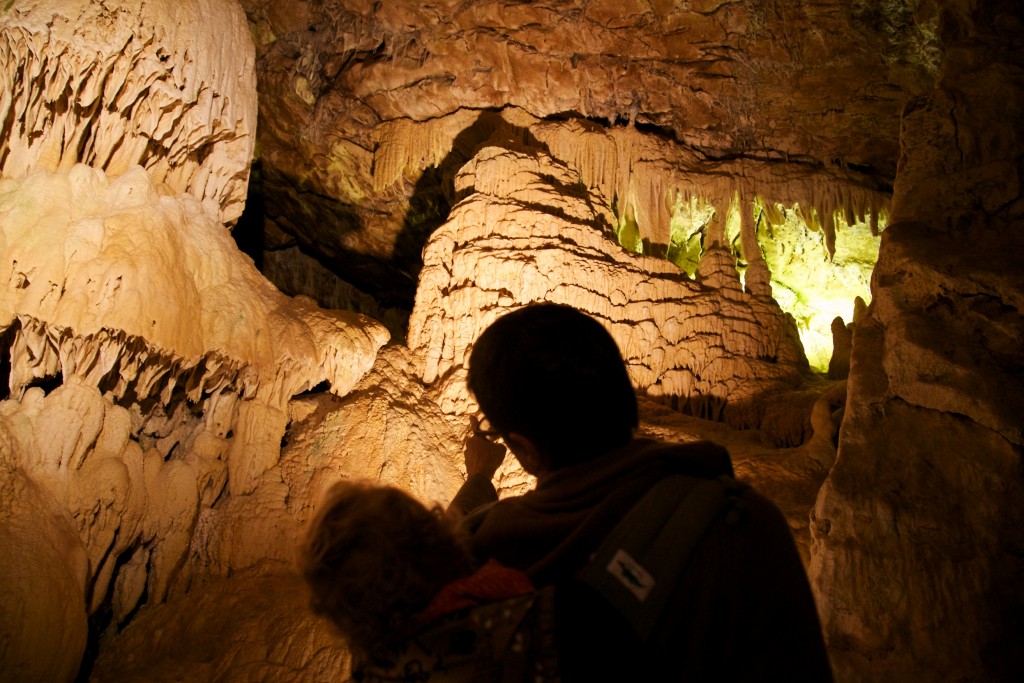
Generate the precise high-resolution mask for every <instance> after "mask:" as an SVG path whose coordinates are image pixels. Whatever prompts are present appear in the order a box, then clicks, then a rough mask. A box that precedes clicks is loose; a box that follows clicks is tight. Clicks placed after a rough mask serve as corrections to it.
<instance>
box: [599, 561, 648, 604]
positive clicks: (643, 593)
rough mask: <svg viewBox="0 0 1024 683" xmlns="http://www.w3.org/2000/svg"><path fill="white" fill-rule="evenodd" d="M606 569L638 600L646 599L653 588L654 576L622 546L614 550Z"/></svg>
mask: <svg viewBox="0 0 1024 683" xmlns="http://www.w3.org/2000/svg"><path fill="white" fill-rule="evenodd" d="M606 569H607V570H608V571H609V573H611V575H612V576H614V577H615V578H616V579H618V581H619V583H621V584H622V585H623V586H625V587H626V589H627V590H628V591H629V592H630V593H632V594H633V595H635V596H636V598H637V600H639V601H640V602H643V601H644V600H646V599H647V596H648V595H649V594H650V592H651V589H652V588H654V577H653V576H651V575H650V574H649V573H648V572H647V570H646V569H644V568H643V567H641V566H640V563H638V562H637V561H636V560H634V559H633V558H632V557H630V556H629V554H628V553H627V552H626V551H625V550H623V549H622V548H619V549H618V550H617V551H616V552H615V555H614V556H613V557H612V561H611V562H609V563H608V566H607V567H606Z"/></svg>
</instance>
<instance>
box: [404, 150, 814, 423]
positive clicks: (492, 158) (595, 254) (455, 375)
mask: <svg viewBox="0 0 1024 683" xmlns="http://www.w3.org/2000/svg"><path fill="white" fill-rule="evenodd" d="M455 192H456V194H457V195H459V196H462V197H464V198H463V199H462V200H461V201H460V202H459V203H458V204H457V205H456V206H455V207H454V208H453V210H452V213H451V216H450V218H449V221H448V222H447V223H446V224H445V225H444V226H442V227H441V228H440V229H438V230H437V231H436V232H435V233H434V234H433V235H432V236H431V238H430V241H429V242H428V243H427V246H426V248H425V249H424V267H423V271H422V273H421V276H420V287H419V290H418V292H417V302H416V307H415V309H414V310H413V315H412V318H411V320H410V325H409V347H410V349H411V350H412V351H413V352H414V353H415V354H416V355H417V360H418V363H419V367H420V368H421V370H420V372H421V374H422V378H423V381H424V382H426V383H427V384H433V383H435V382H439V383H441V384H442V385H444V386H446V387H448V388H449V390H448V391H447V392H446V393H445V394H443V396H442V399H441V408H442V409H443V410H446V411H449V412H459V413H465V412H466V411H468V410H469V409H470V406H471V401H470V398H469V396H468V394H467V393H466V389H465V386H464V383H463V382H462V381H461V378H462V377H463V376H464V375H463V373H464V368H465V365H466V360H467V358H468V354H469V351H470V349H471V347H472V344H473V341H474V340H475V339H476V337H477V336H478V335H479V334H480V333H481V332H482V331H483V330H484V328H485V327H487V325H489V324H490V323H491V322H492V321H493V320H494V319H495V318H497V317H498V316H500V315H501V314H502V313H503V312H506V311H509V310H512V309H514V308H516V307H518V306H522V305H524V304H528V303H531V302H536V301H548V302H558V303H565V304H569V305H572V306H575V307H577V308H579V309H581V310H583V311H585V312H587V313H588V314H590V315H592V316H594V317H595V318H597V319H598V320H599V321H601V322H602V324H604V325H605V326H606V327H607V328H608V330H609V331H610V332H611V333H612V336H613V337H615V339H616V341H617V342H618V344H619V347H620V348H621V349H622V352H623V355H624V357H625V360H626V363H627V366H628V368H629V372H630V376H631V378H632V380H633V382H634V385H635V386H637V387H638V388H639V389H640V390H642V391H645V392H647V393H648V394H651V395H653V396H656V397H663V398H665V399H666V400H667V399H671V400H673V401H675V402H678V403H680V404H682V405H685V406H686V407H687V409H688V412H691V413H692V414H696V415H701V416H704V417H711V418H719V417H720V416H722V414H723V410H724V411H725V416H726V417H727V418H728V417H730V410H732V411H733V412H732V414H731V416H732V417H733V418H734V419H735V420H736V421H738V422H744V421H746V422H747V423H748V424H749V423H751V422H752V423H754V424H756V423H757V421H758V418H759V412H758V409H757V408H756V407H752V405H751V404H756V401H757V399H759V398H760V397H763V396H764V395H766V394H768V393H770V392H772V391H777V390H779V389H780V388H785V387H792V386H795V385H796V384H798V383H799V382H800V380H801V376H802V373H803V371H804V370H805V369H806V361H804V359H803V352H802V349H801V347H800V343H799V341H798V340H797V338H796V331H795V329H793V328H792V327H791V324H790V322H789V321H788V320H787V318H786V317H785V316H784V314H783V313H782V311H781V310H779V308H778V306H777V305H776V304H775V302H774V301H773V300H771V299H770V298H767V297H764V296H756V295H753V294H749V293H746V292H744V291H743V287H742V285H741V284H740V282H739V276H738V274H737V272H736V270H735V264H734V262H732V260H731V258H730V257H729V256H728V253H727V252H726V253H725V260H724V261H720V260H718V259H719V257H718V252H715V251H714V250H712V251H711V252H710V253H709V256H708V260H707V267H706V268H704V264H702V269H703V270H702V272H701V279H700V280H699V281H694V280H690V278H689V277H687V275H686V274H685V273H684V272H682V271H680V270H679V269H678V268H677V267H676V266H675V265H674V264H672V263H669V262H666V261H664V260H661V259H656V258H650V257H643V256H638V255H635V254H631V253H629V252H627V251H625V250H624V249H623V248H622V247H620V246H619V245H618V243H617V242H616V241H615V237H614V233H613V232H612V230H611V223H612V220H613V219H612V217H611V215H610V213H609V212H608V211H607V210H606V209H603V207H602V203H601V201H600V199H599V198H598V197H597V196H595V195H594V194H592V193H591V192H589V191H588V190H587V188H586V186H585V185H583V184H582V183H581V182H580V179H579V176H578V174H576V173H575V172H574V171H573V170H572V169H570V168H568V167H566V166H565V165H563V164H559V163H558V162H556V161H555V160H553V159H551V158H550V157H548V156H547V155H546V154H544V153H542V152H538V151H535V150H530V149H527V148H521V147H517V146H514V145H509V146H508V147H497V146H494V147H484V148H482V149H481V150H480V152H479V153H478V154H477V155H476V156H475V157H474V158H473V159H472V160H471V161H470V162H469V163H468V164H467V165H466V166H465V167H464V168H463V169H462V171H461V172H460V173H459V175H458V176H457V178H456V184H455ZM712 263H714V264H718V265H714V266H713V265H711V264H712ZM732 404H735V406H733V407H731V408H730V406H732Z"/></svg>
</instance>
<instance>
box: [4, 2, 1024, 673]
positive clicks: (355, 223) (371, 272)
mask: <svg viewBox="0 0 1024 683" xmlns="http://www.w3.org/2000/svg"><path fill="white" fill-rule="evenodd" d="M1018 5H1019V3H1014V2H1011V1H1010V0H970V1H968V0H895V1H893V2H886V3H881V4H880V3H870V2H863V1H861V0H854V1H852V2H850V1H848V0H822V1H821V2H815V3H809V2H795V3H778V2H769V1H768V0H743V1H742V2H722V1H721V0H689V1H686V2H666V1H663V0H617V1H616V2H610V1H608V0H540V1H538V2H530V3H510V2H506V1H505V0H482V1H480V2H463V1H461V0H459V1H456V0H440V1H438V2H427V3H424V2H412V1H411V0H410V1H405V0H401V1H395V2H371V1H370V0H326V1H323V2H320V1H317V2H313V1H311V0H240V2H239V0H186V1H178V2H172V1H171V0H152V1H147V2H145V3H129V2H124V0H107V1H105V2H103V3H95V2H89V1H88V0H64V1H62V2H54V1H53V0H26V1H24V2H22V1H19V2H16V3H8V5H7V6H6V7H4V8H0V74H2V75H3V79H2V89H0V142H2V146H0V286H2V289H0V342H2V343H0V351H3V354H2V355H3V359H2V362H0V377H2V378H3V379H5V380H6V385H7V389H6V390H5V391H4V392H3V393H2V396H0V399H2V400H0V491H2V492H3V495H2V496H0V547H2V548H4V552H3V553H0V577H2V578H0V680H3V681H5V682H6V681H8V680H11V681H31V680H46V681H70V680H74V679H75V678H76V677H77V678H78V679H79V680H93V681H97V682H100V681H120V680H142V679H145V680H149V681H163V680H167V681H171V680H181V679H185V678H190V679H196V680H221V681H228V682H230V681H240V682H241V681H250V680H257V679H258V680H280V681H286V680H344V677H345V675H346V670H347V666H348V655H347V653H346V651H345V649H344V647H343V646H342V645H341V644H340V643H339V642H338V641H337V640H336V639H335V638H334V636H333V635H332V633H331V632H330V631H329V630H328V629H326V628H325V627H324V624H323V622H321V621H318V620H316V619H313V618H311V617H310V615H309V614H308V612H307V611H306V608H305V594H304V592H303V590H302V587H301V584H300V582H299V581H298V579H297V577H296V576H295V574H294V571H293V568H292V564H291V562H292V553H293V550H294V543H295V539H296V537H297V535H298V534H299V533H301V530H302V528H303V525H304V524H305V522H306V521H307V520H308V518H309V517H310V514H311V512H312V510H313V508H314V506H315V504H316V502H317V500H318V498H319V495H320V493H321V492H322V491H323V490H324V489H325V488H326V487H327V486H329V485H330V483H332V482H333V481H335V480H336V479H338V478H343V477H350V478H363V477H366V478H370V479H374V480H378V481H384V482H388V483H394V484H396V485H399V486H402V487H404V488H407V489H408V490H410V491H412V492H414V493H415V494H416V495H418V496H419V497H421V498H422V499H423V500H425V501H428V502H431V501H437V502H440V503H442V504H443V503H444V502H446V501H447V500H448V499H449V498H450V496H451V495H452V493H453V492H454V491H455V490H456V488H457V487H458V485H459V484H460V482H461V480H462V476H463V471H462V464H461V456H460V453H461V444H462V440H463V439H464V437H465V436H466V432H467V427H468V419H467V414H468V413H469V412H470V411H472V410H473V409H474V405H473V402H472V398H471V397H470V396H469V395H468V394H467V393H466V391H465V387H464V365H465V360H466V357H467V353H468V352H469V350H470V349H471V346H472V343H473V341H474V339H475V337H476V335H477V334H478V333H479V332H480V331H481V330H482V329H483V327H484V326H486V324H487V323H488V322H489V321H490V320H492V319H493V318H494V317H496V316H497V315H499V314H500V313H501V312H502V311H505V310H510V309H512V308H514V307H517V306H520V305H523V304H525V303H528V302H530V301H536V300H549V301H563V302H566V303H571V304H574V305H576V306H579V307H580V308H582V309H584V310H586V311H587V312H589V313H590V314H592V315H594V316H595V317H596V318H597V319H599V320H600V321H601V322H602V323H603V324H605V325H606V326H607V327H608V329H609V330H610V331H611V332H612V334H613V335H614V336H615V338H616V339H617V340H618V341H619V343H620V345H621V346H622V348H623V351H624V353H625V356H626V359H627V362H628V363H629V367H630V374H631V377H632V378H633V380H634V383H635V384H636V386H637V388H638V390H639V391H640V394H641V431H642V432H643V433H644V434H645V435H649V436H654V437H657V438H663V439H669V440H686V439H695V438H712V439H715V440H718V441H720V442H722V443H724V444H726V445H727V446H728V447H729V448H730V449H731V452H732V453H733V457H734V461H735V464H736V470H737V472H738V473H739V474H740V475H741V476H743V477H744V478H746V479H749V480H750V481H752V482H753V483H754V484H755V485H757V486H758V487H759V488H760V489H761V490H763V491H765V492H766V493H768V494H769V495H770V496H771V497H773V498H774V499H775V500H776V501H778V502H779V504H780V506H781V507H782V509H783V511H784V512H785V513H786V515H787V517H788V519H789V521H790V524H791V526H792V528H793V530H794V533H795V534H796V537H797V541H798V545H799V547H800V549H801V551H802V553H803V555H804V558H805V560H806V561H807V562H808V565H809V568H810V573H811V577H812V579H813V583H814V586H815V591H816V594H817V596H818V599H819V607H820V610H821V613H822V617H823V622H824V624H825V628H826V636H827V639H828V642H829V646H830V651H831V653H832V655H833V658H834V662H835V665H836V671H837V674H838V678H839V680H840V681H844V682H846V681H851V682H852V681H868V680H895V681H904V680H906V681H917V680H935V679H947V678H955V679H957V680H968V681H981V680H984V681H1000V680H1017V678H1019V673H1020V671H1021V670H1024V662H1021V660H1020V656H1019V654H1017V648H1016V642H1017V641H1018V640H1019V639H1020V637H1021V635H1022V632H1024V629H1022V627H1021V623H1020V617H1019V615H1020V614H1021V613H1022V611H1024V599H1022V597H1021V592H1020V586H1021V585H1024V581H1022V579H1024V567H1022V563H1021V560H1020V558H1021V557H1022V556H1024V537H1022V535H1021V534H1022V532H1021V531H1020V529H1018V528H1017V527H1019V524H1016V523H1015V522H1016V519H1017V518H1019V517H1020V510H1021V504H1020V500H1022V496H1021V494H1022V493H1024V492H1022V491H1021V488H1022V486H1024V484H1022V483H1021V482H1022V481H1024V477H1022V467H1024V465H1022V449H1024V437H1022V433H1021V425H1022V422H1021V419H1020V416H1021V415H1022V414H1024V405H1022V404H1021V396H1022V395H1024V394H1022V392H1021V384H1022V376H1021V355H1022V354H1021V346H1020V339H1021V338H1022V335H1024V317H1022V313H1021V311H1022V308H1024V305H1022V304H1024V299H1022V294H1021V293H1022V292H1024V281H1022V280H1021V277H1020V275H1019V268H1018V267H1017V264H1016V261H1015V258H1016V255H1017V254H1019V253H1021V246H1024V245H1021V244H1020V241H1021V234H1024V233H1022V232H1021V229H1020V228H1021V223H1022V220H1024V204H1022V199H1021V186H1022V183H1021V173H1022V170H1021V169H1022V165H1021V162H1020V160H1021V159H1022V158H1024V148H1022V143H1021V140H1020V132H1019V130H1018V128H1019V126H1017V125H1016V122H1017V121H1019V120H1021V119H1022V118H1024V117H1022V114H1024V100H1022V95H1021V86H1022V85H1024V61H1022V57H1021V55H1022V54H1024V46H1022V44H1021V38H1020V36H1022V35H1024V17H1022V11H1021V9H1020V7H1018ZM257 86H258V88H259V95H258V98H257V92H256V89H257ZM257 108H258V114H257ZM257 115H258V117H259V126H258V127H257V126H256V117H257ZM257 143H258V144H257ZM247 195H248V196H247ZM243 207H245V209H244V211H243ZM232 237H234V238H235V240H237V243H239V244H250V245H255V246H254V247H252V250H251V252H250V253H251V254H252V256H253V258H254V259H255V261H256V263H258V264H260V265H261V267H262V274H261V272H259V271H257V269H256V267H255V265H254V263H253V262H252V261H250V259H248V258H246V257H245V256H243V255H242V254H241V253H240V252H239V251H238V250H237V249H236V246H235V241H234V240H232ZM876 255H877V261H878V263H877V266H875V258H876ZM872 267H875V271H874V275H873V276H872V279H871V286H870V291H868V290H867V287H866V284H865V283H866V282H867V279H868V274H869V273H870V271H871V269H872ZM264 276H266V277H268V278H269V279H270V280H271V281H272V282H274V283H275V284H274V285H271V284H270V282H268V281H267V280H266V279H264ZM275 285H276V287H275ZM277 287H279V288H280V290H283V291H285V292H287V293H288V294H290V295H293V296H287V295H286V294H284V293H282V291H279V290H278V289H277ZM294 295H304V296H294ZM854 297H862V298H861V299H855V298H854ZM314 299H315V301H317V302H318V304H319V305H317V304H316V303H314ZM865 301H870V304H869V305H868V306H867V307H866V308H865V306H864V303H865ZM822 302H827V304H828V305H827V306H826V305H825V304H824V303H822ZM321 306H323V307H325V308H332V309H333V308H335V307H337V308H342V307H344V308H348V309H351V310H352V311H354V312H341V311H335V310H324V308H321ZM360 313H363V314H368V315H369V316H373V317H374V318H377V319H379V320H380V322H377V321H375V320H373V319H371V318H369V317H367V315H360ZM851 313H852V316H851ZM836 316H841V317H842V319H843V320H852V321H853V323H855V324H852V325H851V327H852V330H853V334H852V338H850V342H851V344H850V346H849V348H843V344H840V343H836V344H833V343H832V331H831V329H830V328H829V323H831V322H832V320H833V319H834V318H835V317H836ZM812 319H813V322H812ZM822 323H823V324H822ZM813 325H817V331H816V334H817V335H818V337H819V338H820V339H823V340H824V346H823V347H822V349H812V347H811V344H810V343H809V340H810V339H811V338H812V337H811V336H809V335H808V332H809V329H810V328H811V327H812V326H813ZM385 328H387V329H385ZM842 328H843V329H842V330H838V329H837V333H838V334H837V336H838V337H839V338H840V341H842V342H845V341H847V337H848V332H849V329H848V328H847V327H846V326H842ZM389 331H390V332H391V336H392V343H391V344H390V345H388V346H386V347H385V346H383V345H384V344H385V343H386V342H387V340H388V332H389ZM810 331H812V332H813V330H810ZM798 332H799V333H800V335H801V337H800V338H799V339H798V338H797V336H796V334H797V333H798ZM833 351H834V352H835V358H834V364H833V365H834V367H833V368H832V369H833V372H832V375H833V377H832V378H831V379H830V378H829V377H827V376H825V375H824V374H823V371H824V369H825V365H826V364H827V363H828V361H829V356H830V355H831V354H832V353H833ZM847 353H848V354H849V356H848V358H849V360H848V374H849V379H848V380H841V379H839V378H841V377H842V376H844V375H845V374H846V372H847V367H846V366H847ZM805 356H806V357H805ZM808 360H810V361H811V363H810V367H809V366H808ZM813 369H817V370H818V371H819V373H814V372H813ZM581 400H585V397H583V398H581ZM706 418H713V419H706ZM826 477H827V478H826ZM498 483H499V489H500V490H501V491H502V493H503V494H508V493H513V492H515V491H519V490H522V489H523V488H525V487H527V486H529V485H531V481H530V479H529V477H528V476H526V475H524V474H523V473H522V472H521V471H520V470H519V469H518V468H517V467H516V465H515V463H514V461H513V459H512V458H509V459H508V460H507V462H506V463H505V465H504V466H503V468H502V469H501V470H500V471H499V482H498ZM815 499H816V502H815ZM809 512H810V514H808V513H809Z"/></svg>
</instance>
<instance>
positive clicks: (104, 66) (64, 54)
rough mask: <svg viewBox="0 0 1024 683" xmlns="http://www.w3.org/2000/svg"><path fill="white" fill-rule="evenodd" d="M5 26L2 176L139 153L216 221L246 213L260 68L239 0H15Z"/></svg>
mask: <svg viewBox="0 0 1024 683" xmlns="http://www.w3.org/2000/svg"><path fill="white" fill-rule="evenodd" d="M0 27H2V30H0V78H2V83H3V90H2V93H0V137H2V138H3V140H4V148H3V152H2V153H0V177H4V178H21V177H23V176H25V175H28V174H29V173H30V172H32V171H34V170H49V171H56V170H64V171H67V170H69V169H71V167H72V166H74V165H75V164H78V163H84V164H87V165H89V166H92V167H93V168H98V169H102V170H104V171H105V172H106V173H107V175H108V176H111V177H116V176H119V175H121V174H123V173H125V172H128V171H129V170H130V169H131V168H133V167H134V166H137V165H141V166H143V167H144V168H145V169H146V171H147V172H148V174H149V176H150V178H151V179H152V181H153V183H154V184H155V185H158V186H164V187H166V188H167V190H168V191H170V192H171V193H173V194H178V193H183V192H186V193H189V194H191V195H192V196H193V197H195V198H196V199H198V200H199V201H200V202H204V203H208V204H209V206H210V207H211V209H214V210H216V211H217V213H218V215H219V216H220V219H221V221H223V222H226V223H232V222H234V221H235V220H236V219H237V218H238V217H239V216H240V215H241V213H242V209H243V207H244V204H245V193H246V187H247V182H248V178H249V165H250V163H251V161H252V153H253V147H254V145H255V142H256V140H255V132H256V79H255V73H254V70H253V66H254V61H255V53H254V50H253V44H252V40H251V39H250V37H249V35H248V31H247V27H246V23H245V16H244V14H243V13H242V12H241V10H240V8H239V6H238V5H237V4H236V3H235V2H231V1H229V0H189V1H188V2H144V3H137V2H131V1H129V0H116V1H113V2H111V1H107V2H102V3H96V2H91V1H90V0H60V1H59V2H54V1H53V0H25V1H22V0H19V1H18V2H16V3H10V4H8V5H7V6H6V7H5V8H4V9H3V14H2V16H0ZM212 27H215V29H213V30H211V28H212Z"/></svg>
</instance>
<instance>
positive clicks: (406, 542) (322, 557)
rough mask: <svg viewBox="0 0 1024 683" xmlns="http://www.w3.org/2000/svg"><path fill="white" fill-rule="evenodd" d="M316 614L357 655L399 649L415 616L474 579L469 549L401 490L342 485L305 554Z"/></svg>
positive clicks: (323, 510) (452, 528)
mask: <svg viewBox="0 0 1024 683" xmlns="http://www.w3.org/2000/svg"><path fill="white" fill-rule="evenodd" d="M299 568H300V570H301V572H302V575H303V577H304V578H305V579H306V582H307V584H308V585H309V587H310V589H311V593H312V597H311V601H310V607H311V608H312V610H313V611H314V612H315V613H317V614H319V615H321V616H323V617H326V618H327V619H329V620H330V621H331V622H332V623H333V624H334V626H335V627H336V628H337V629H338V631H339V632H340V633H341V635H342V636H343V637H344V638H345V639H346V640H347V641H348V643H349V645H350V647H351V648H352V649H353V651H356V652H359V653H362V654H368V653H371V652H375V651H386V650H390V649H393V648H395V647H398V646H399V645H400V644H401V642H402V640H403V638H404V637H405V636H407V635H408V631H407V630H408V628H409V626H410V624H411V620H412V617H413V616H414V615H415V614H416V613H417V612H419V611H421V610H423V609H424V608H425V607H426V606H427V605H428V604H429V603H430V601H431V599H432V598H433V597H434V595H435V594H436V593H437V592H438V591H439V590H440V589H441V588H442V587H443V586H444V585H445V584H447V583H450V582H451V581H454V580H455V579H458V578H461V577H463V576H468V575H469V574H471V573H472V561H471V559H470V553H469V550H468V544H467V543H466V541H465V538H464V537H463V535H462V533H461V532H460V531H458V529H457V525H456V523H455V522H454V521H453V520H451V519H449V518H447V517H446V516H445V515H444V512H443V511H442V510H441V508H440V507H439V506H436V505H435V506H434V507H433V508H427V507H426V506H424V505H422V504H421V503H420V502H418V501H417V500H415V499H414V498H413V497H412V496H410V495H408V494H407V493H405V492H404V491H401V490H399V489H396V488H393V487H388V486H378V485H374V484H369V483H363V482H359V483H356V482H351V481H342V482H339V483H337V484H335V485H334V486H333V487H332V488H331V489H330V490H329V491H328V492H327V494H326V496H325V498H324V500H323V501H322V502H321V503H320V507H319V509H318V510H317V513H316V515H315V517H314V518H313V520H312V521H311V522H310V525H309V527H308V530H307V532H306V537H305V540H304V542H303V543H302V545H301V547H300V551H299Z"/></svg>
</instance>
